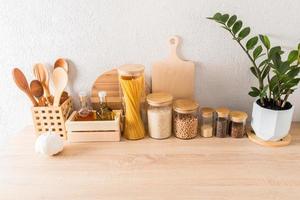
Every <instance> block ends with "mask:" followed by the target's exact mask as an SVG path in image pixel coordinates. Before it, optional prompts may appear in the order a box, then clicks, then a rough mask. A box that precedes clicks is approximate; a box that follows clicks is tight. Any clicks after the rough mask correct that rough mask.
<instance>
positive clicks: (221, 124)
mask: <svg viewBox="0 0 300 200" xmlns="http://www.w3.org/2000/svg"><path fill="white" fill-rule="evenodd" d="M216 113H217V117H216V125H215V126H216V137H220V138H224V137H226V136H227V134H228V116H229V113H230V110H229V109H228V108H218V109H216Z"/></svg>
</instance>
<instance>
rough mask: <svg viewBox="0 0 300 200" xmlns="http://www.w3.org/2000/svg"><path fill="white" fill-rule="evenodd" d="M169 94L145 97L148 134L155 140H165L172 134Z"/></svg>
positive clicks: (170, 99)
mask: <svg viewBox="0 0 300 200" xmlns="http://www.w3.org/2000/svg"><path fill="white" fill-rule="evenodd" d="M172 100H173V97H172V95H171V94H167V93H152V94H149V95H148V96H147V102H148V109H147V115H148V132H149V136H150V137H152V138H155V139H165V138H168V137H170V136H171V134H172Z"/></svg>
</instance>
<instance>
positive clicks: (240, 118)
mask: <svg viewBox="0 0 300 200" xmlns="http://www.w3.org/2000/svg"><path fill="white" fill-rule="evenodd" d="M247 117H248V115H247V113H245V112H241V111H232V112H231V113H230V135H231V137H233V138H242V137H244V135H245V132H246V120H247Z"/></svg>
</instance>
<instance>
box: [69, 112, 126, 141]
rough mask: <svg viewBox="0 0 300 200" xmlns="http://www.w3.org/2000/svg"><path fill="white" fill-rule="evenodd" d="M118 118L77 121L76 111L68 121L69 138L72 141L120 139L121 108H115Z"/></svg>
mask: <svg viewBox="0 0 300 200" xmlns="http://www.w3.org/2000/svg"><path fill="white" fill-rule="evenodd" d="M114 112H115V113H116V118H115V120H110V121H75V120H74V117H75V116H76V114H77V111H74V112H73V113H72V115H71V116H70V117H69V119H68V120H67V121H66V129H67V132H68V133H67V134H68V136H67V138H68V141H70V142H105V141H107V142H109V141H110V142H114V141H120V139H121V129H120V118H121V110H115V111H114Z"/></svg>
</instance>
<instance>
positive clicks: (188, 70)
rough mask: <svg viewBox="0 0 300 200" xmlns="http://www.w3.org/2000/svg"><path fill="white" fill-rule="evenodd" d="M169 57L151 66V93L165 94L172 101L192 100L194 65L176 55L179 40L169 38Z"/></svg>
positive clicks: (173, 37) (174, 37)
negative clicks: (169, 95) (168, 95)
mask: <svg viewBox="0 0 300 200" xmlns="http://www.w3.org/2000/svg"><path fill="white" fill-rule="evenodd" d="M169 45H170V50H171V52H170V55H169V57H168V58H166V59H165V60H161V61H157V62H155V63H154V64H153V65H152V92H166V93H170V94H172V95H173V97H174V99H179V98H188V99H193V98H194V93H195V64H194V63H193V62H192V61H185V60H183V59H181V58H180V57H179V56H178V55H177V48H178V45H179V38H178V37H177V36H172V37H170V38H169Z"/></svg>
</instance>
